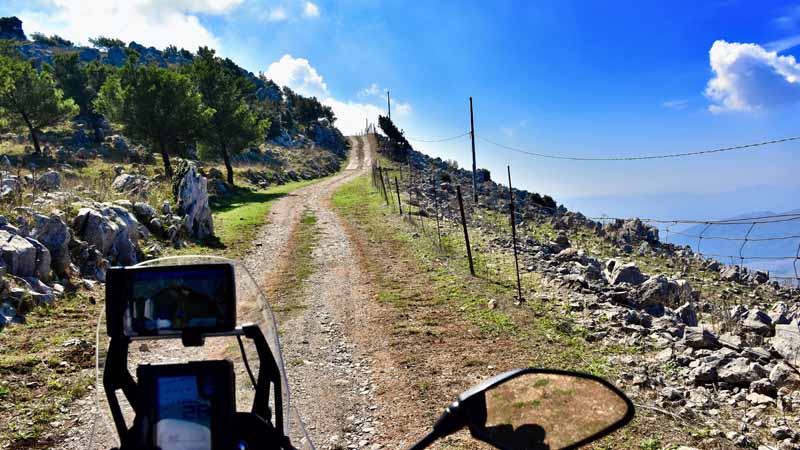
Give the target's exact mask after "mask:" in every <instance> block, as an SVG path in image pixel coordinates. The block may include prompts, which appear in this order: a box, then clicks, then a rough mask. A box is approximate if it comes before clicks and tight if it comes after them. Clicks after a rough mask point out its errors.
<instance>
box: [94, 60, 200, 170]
mask: <svg viewBox="0 0 800 450" xmlns="http://www.w3.org/2000/svg"><path fill="white" fill-rule="evenodd" d="M94 104H95V108H97V110H98V111H100V112H102V113H103V114H105V115H106V117H109V118H110V119H111V120H113V121H115V122H118V123H120V124H122V125H123V127H124V128H125V134H126V135H127V136H129V137H131V138H133V139H137V140H140V141H143V142H145V143H147V144H149V145H151V146H152V147H153V148H154V149H155V150H156V151H157V152H159V153H160V154H161V158H162V159H163V161H164V171H165V172H166V174H167V175H168V176H170V177H171V176H172V175H173V171H172V165H171V164H170V160H169V157H170V154H171V153H172V154H175V153H179V152H180V150H182V149H185V148H186V146H188V145H189V144H190V143H192V142H194V141H195V140H196V139H197V138H198V137H199V136H200V134H201V131H202V130H203V129H205V128H207V126H206V124H207V123H208V120H209V119H210V118H211V115H212V114H213V112H214V111H213V110H212V109H210V108H208V107H206V106H205V105H203V102H202V99H201V96H200V93H199V92H198V91H197V88H196V87H195V86H194V84H193V83H192V80H191V79H190V78H189V77H188V76H186V75H183V74H180V73H178V72H175V71H172V70H169V69H163V68H160V67H157V66H154V65H153V66H139V65H135V64H133V63H132V61H130V60H129V61H128V63H127V64H125V66H123V68H122V69H121V70H120V72H119V75H114V76H111V77H109V78H108V79H107V80H106V82H105V83H104V84H103V87H102V88H101V89H100V93H99V95H98V96H97V99H96V100H95V102H94Z"/></svg>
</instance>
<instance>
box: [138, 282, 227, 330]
mask: <svg viewBox="0 0 800 450" xmlns="http://www.w3.org/2000/svg"><path fill="white" fill-rule="evenodd" d="M232 289H233V286H231V282H230V275H229V272H228V271H226V270H225V269H204V270H198V269H196V268H195V269H171V270H163V271H137V272H133V274H132V279H131V280H130V296H131V297H130V298H131V301H130V303H129V304H128V309H127V310H126V311H125V328H126V329H127V330H131V331H132V332H133V333H131V334H134V335H158V334H171V333H177V332H180V330H183V329H186V328H205V329H216V328H218V327H221V326H224V324H225V323H226V318H227V315H228V314H229V313H230V311H229V305H228V303H229V301H230V300H229V299H230V298H232V297H233V293H232V292H231V291H232Z"/></svg>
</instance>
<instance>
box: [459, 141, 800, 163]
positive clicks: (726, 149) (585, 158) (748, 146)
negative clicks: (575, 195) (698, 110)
mask: <svg viewBox="0 0 800 450" xmlns="http://www.w3.org/2000/svg"><path fill="white" fill-rule="evenodd" d="M475 137H476V138H478V139H480V140H481V141H483V142H486V143H487V144H491V145H494V146H496V147H500V148H504V149H506V150H510V151H513V152H517V153H522V154H526V155H529V156H536V157H539V158H549V159H562V160H569V161H641V160H650V159H667V158H681V157H686V156H699V155H708V154H712V153H722V152H730V151H734V150H744V149H754V148H759V147H763V146H767V145H772V144H780V143H784V142H791V141H797V140H800V136H792V137H787V138H782V139H773V140H770V141H762V142H756V143H753V144H744V145H736V146H732V147H722V148H715V149H711V150H699V151H693V152H683V153H668V154H663V155H643V156H612V157H590V156H565V155H556V154H552V153H538V152H532V151H530V150H525V149H522V148H518V147H512V146H510V145H506V144H501V143H499V142H495V141H492V140H491V139H487V138H485V137H483V136H479V135H475Z"/></svg>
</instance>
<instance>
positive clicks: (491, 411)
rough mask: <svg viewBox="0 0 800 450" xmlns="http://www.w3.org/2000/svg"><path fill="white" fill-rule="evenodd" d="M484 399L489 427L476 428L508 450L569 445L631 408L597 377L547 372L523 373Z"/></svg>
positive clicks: (492, 391) (619, 419)
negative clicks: (597, 379)
mask: <svg viewBox="0 0 800 450" xmlns="http://www.w3.org/2000/svg"><path fill="white" fill-rule="evenodd" d="M485 399H486V422H485V425H483V426H478V428H480V430H474V431H477V432H478V433H479V434H480V435H482V436H481V437H482V438H483V439H484V440H486V441H487V442H489V443H491V444H493V445H495V446H496V447H499V448H502V449H510V450H516V449H537V450H538V449H553V450H555V449H561V448H564V447H568V446H570V445H573V444H576V443H578V442H580V441H582V440H584V439H587V438H589V437H592V436H595V435H597V434H598V433H601V432H603V431H605V430H607V429H608V428H609V427H611V426H612V425H615V424H616V423H618V422H620V421H621V420H623V419H625V418H626V416H627V413H628V407H629V406H628V403H627V402H626V400H625V399H624V398H622V397H620V396H619V395H618V394H617V393H616V392H614V391H613V390H611V389H610V388H608V387H607V386H605V385H604V384H602V383H600V382H599V381H596V380H593V379H590V378H581V377H577V376H572V375H564V374H547V373H527V374H523V375H520V376H518V377H516V378H513V379H511V380H509V381H507V382H505V383H502V384H499V385H497V386H495V387H493V388H491V389H489V390H488V391H487V392H486V393H485ZM474 425H476V424H473V426H474Z"/></svg>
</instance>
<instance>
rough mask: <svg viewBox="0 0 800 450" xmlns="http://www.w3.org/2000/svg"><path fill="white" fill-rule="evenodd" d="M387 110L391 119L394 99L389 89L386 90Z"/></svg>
mask: <svg viewBox="0 0 800 450" xmlns="http://www.w3.org/2000/svg"><path fill="white" fill-rule="evenodd" d="M386 112H387V113H389V120H392V99H391V98H390V97H389V91H386Z"/></svg>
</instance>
